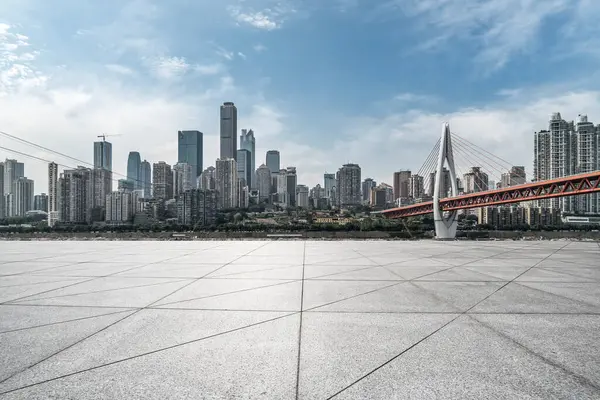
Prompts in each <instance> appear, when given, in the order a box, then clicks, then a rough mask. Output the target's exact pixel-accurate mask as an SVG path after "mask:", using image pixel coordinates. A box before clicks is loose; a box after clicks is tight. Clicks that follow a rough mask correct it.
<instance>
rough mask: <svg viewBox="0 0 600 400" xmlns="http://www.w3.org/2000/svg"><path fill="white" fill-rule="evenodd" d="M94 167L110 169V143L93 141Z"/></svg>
mask: <svg viewBox="0 0 600 400" xmlns="http://www.w3.org/2000/svg"><path fill="white" fill-rule="evenodd" d="M94 168H104V169H107V170H109V171H112V143H110V142H107V141H102V142H94Z"/></svg>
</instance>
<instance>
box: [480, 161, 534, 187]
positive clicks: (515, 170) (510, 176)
mask: <svg viewBox="0 0 600 400" xmlns="http://www.w3.org/2000/svg"><path fill="white" fill-rule="evenodd" d="M501 179H502V180H501V182H500V187H501V188H507V187H510V186H516V185H522V184H524V183H525V182H527V179H526V176H525V167H524V166H517V165H515V166H513V167H511V169H510V171H508V172H505V173H503V174H502V178H501ZM488 186H489V188H490V190H494V189H496V185H495V184H493V182H492V181H489V185H488Z"/></svg>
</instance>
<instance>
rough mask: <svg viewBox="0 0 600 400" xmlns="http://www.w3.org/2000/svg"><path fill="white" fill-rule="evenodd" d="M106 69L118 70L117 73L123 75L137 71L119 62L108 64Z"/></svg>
mask: <svg viewBox="0 0 600 400" xmlns="http://www.w3.org/2000/svg"><path fill="white" fill-rule="evenodd" d="M105 67H106V69H107V70H109V71H111V72H116V73H117V74H121V75H134V74H135V71H134V70H132V69H131V68H128V67H125V66H123V65H119V64H107V65H106V66H105Z"/></svg>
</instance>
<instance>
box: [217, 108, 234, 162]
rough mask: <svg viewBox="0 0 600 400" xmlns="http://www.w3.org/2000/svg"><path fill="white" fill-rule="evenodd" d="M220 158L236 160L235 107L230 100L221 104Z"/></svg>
mask: <svg viewBox="0 0 600 400" xmlns="http://www.w3.org/2000/svg"><path fill="white" fill-rule="evenodd" d="M220 138H221V153H220V154H221V156H220V157H219V158H220V159H221V160H225V159H227V158H233V159H234V160H237V148H238V147H237V108H236V107H235V105H234V104H233V103H232V102H225V103H223V105H222V106H221V132H220Z"/></svg>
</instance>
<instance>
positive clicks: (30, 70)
mask: <svg viewBox="0 0 600 400" xmlns="http://www.w3.org/2000/svg"><path fill="white" fill-rule="evenodd" d="M30 48H31V44H30V43H29V38H28V37H27V36H25V35H23V34H20V33H17V32H14V29H13V27H11V26H10V25H8V24H0V96H5V95H6V94H7V93H9V92H12V91H14V90H19V89H24V88H32V87H36V86H42V85H44V84H45V82H46V81H47V80H48V77H47V76H45V75H43V74H42V73H40V72H39V71H38V70H37V69H36V68H35V67H34V66H33V65H32V61H34V60H35V59H36V58H37V57H38V56H39V54H40V53H39V51H37V50H31V49H30Z"/></svg>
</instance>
